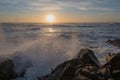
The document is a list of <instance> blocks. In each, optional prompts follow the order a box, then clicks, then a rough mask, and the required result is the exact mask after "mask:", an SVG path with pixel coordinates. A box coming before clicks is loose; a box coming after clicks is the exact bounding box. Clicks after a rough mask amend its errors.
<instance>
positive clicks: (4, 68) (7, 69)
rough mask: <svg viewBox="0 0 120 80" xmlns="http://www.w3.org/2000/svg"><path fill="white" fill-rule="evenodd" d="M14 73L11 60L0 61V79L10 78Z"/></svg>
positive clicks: (7, 79)
mask: <svg viewBox="0 0 120 80" xmlns="http://www.w3.org/2000/svg"><path fill="white" fill-rule="evenodd" d="M13 74H14V64H13V61H12V60H6V61H4V62H2V63H0V80H10V79H12V77H13Z"/></svg>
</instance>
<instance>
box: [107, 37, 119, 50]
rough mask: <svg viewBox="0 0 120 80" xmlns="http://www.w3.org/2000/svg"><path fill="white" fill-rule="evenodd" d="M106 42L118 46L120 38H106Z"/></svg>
mask: <svg viewBox="0 0 120 80" xmlns="http://www.w3.org/2000/svg"><path fill="white" fill-rule="evenodd" d="M107 43H109V44H111V45H114V46H117V47H119V48H120V39H115V40H108V41H107Z"/></svg>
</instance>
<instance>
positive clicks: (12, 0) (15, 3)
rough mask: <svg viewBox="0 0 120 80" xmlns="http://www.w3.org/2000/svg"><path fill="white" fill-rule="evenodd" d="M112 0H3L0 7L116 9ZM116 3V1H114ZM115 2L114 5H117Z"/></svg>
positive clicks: (83, 9) (84, 9)
mask: <svg viewBox="0 0 120 80" xmlns="http://www.w3.org/2000/svg"><path fill="white" fill-rule="evenodd" d="M110 2H112V0H107V1H105V0H1V1H0V5H1V6H0V7H3V8H6V7H9V8H10V9H15V10H17V9H19V10H20V9H21V10H22V9H26V10H36V11H37V10H67V8H71V9H77V10H82V11H88V10H103V11H107V10H108V11H110V10H114V9H116V8H114V6H112V5H111V3H110ZM113 3H115V4H116V2H113ZM115 4H114V5H115Z"/></svg>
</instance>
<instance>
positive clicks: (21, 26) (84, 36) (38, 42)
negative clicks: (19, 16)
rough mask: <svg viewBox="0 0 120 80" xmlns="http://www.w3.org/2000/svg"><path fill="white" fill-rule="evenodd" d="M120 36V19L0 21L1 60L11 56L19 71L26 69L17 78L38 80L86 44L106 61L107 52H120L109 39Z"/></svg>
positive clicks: (16, 69) (100, 58) (74, 54)
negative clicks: (50, 21)
mask: <svg viewBox="0 0 120 80" xmlns="http://www.w3.org/2000/svg"><path fill="white" fill-rule="evenodd" d="M118 38H120V24H119V23H71V24H70V23H69V24H67V23H66V24H53V25H52V24H51V25H47V24H39V23H1V24H0V62H1V61H4V60H6V59H12V60H13V61H14V64H15V71H16V72H17V73H21V72H22V71H24V70H26V73H25V77H24V78H17V79H15V80H37V77H40V76H43V75H46V74H49V73H50V72H51V68H53V69H54V68H55V67H56V66H57V65H58V64H60V63H62V62H64V61H66V60H70V59H73V58H75V57H76V56H77V54H78V52H79V51H80V50H81V49H83V48H89V49H91V50H93V51H94V53H95V55H96V56H97V57H98V59H99V61H100V63H101V64H104V63H105V62H106V61H105V56H106V53H108V52H110V53H117V52H120V49H119V48H118V47H115V46H112V45H110V44H108V43H106V41H107V40H113V39H118Z"/></svg>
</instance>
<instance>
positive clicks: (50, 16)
mask: <svg viewBox="0 0 120 80" xmlns="http://www.w3.org/2000/svg"><path fill="white" fill-rule="evenodd" d="M46 22H47V23H54V22H55V16H54V15H53V14H48V15H47V16H46Z"/></svg>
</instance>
